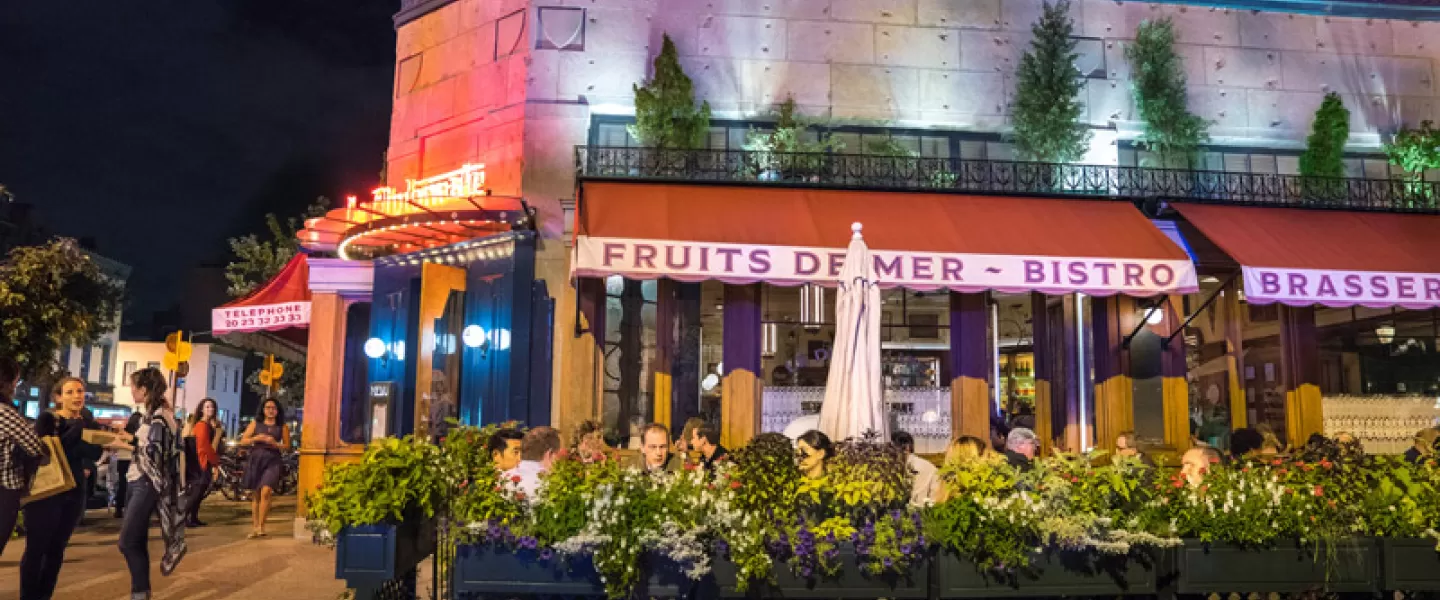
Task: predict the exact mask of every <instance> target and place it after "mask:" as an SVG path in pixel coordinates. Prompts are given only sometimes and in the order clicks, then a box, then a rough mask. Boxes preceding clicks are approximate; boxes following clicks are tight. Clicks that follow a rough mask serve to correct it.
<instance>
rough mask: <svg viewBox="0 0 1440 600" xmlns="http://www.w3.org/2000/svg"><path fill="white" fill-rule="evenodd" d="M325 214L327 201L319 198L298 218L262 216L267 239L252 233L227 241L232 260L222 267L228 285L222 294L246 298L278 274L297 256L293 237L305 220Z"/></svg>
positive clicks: (328, 206) (297, 243)
mask: <svg viewBox="0 0 1440 600" xmlns="http://www.w3.org/2000/svg"><path fill="white" fill-rule="evenodd" d="M328 210H330V199H329V198H326V197H324V196H321V197H319V198H316V199H315V201H314V202H312V203H310V206H308V207H306V208H305V212H303V213H301V215H300V216H298V217H289V218H287V219H285V220H284V221H281V220H280V218H279V217H276V216H275V214H274V213H271V214H267V215H265V230H266V233H268V234H269V235H268V236H267V237H266V238H264V239H261V237H260V236H258V235H255V234H253V233H252V234H249V235H242V236H240V237H235V238H230V252H231V254H233V255H234V257H233V258H232V259H231V261H230V262H229V263H228V264H226V265H225V279H226V280H227V281H229V282H230V287H229V288H228V289H227V290H226V291H227V292H228V293H229V294H230V296H231V297H234V298H238V297H240V296H244V295H246V294H249V293H250V292H253V291H255V288H257V287H260V286H262V285H264V284H265V283H266V282H268V281H270V279H271V278H272V277H274V276H275V275H276V274H278V273H280V270H281V269H283V268H285V265H286V263H289V262H290V259H291V258H294V257H295V255H296V254H297V253H299V252H300V241H299V238H297V237H295V233H296V232H298V231H300V228H301V227H303V226H304V222H305V219H309V218H312V217H319V216H323V215H324V214H325V211H328Z"/></svg>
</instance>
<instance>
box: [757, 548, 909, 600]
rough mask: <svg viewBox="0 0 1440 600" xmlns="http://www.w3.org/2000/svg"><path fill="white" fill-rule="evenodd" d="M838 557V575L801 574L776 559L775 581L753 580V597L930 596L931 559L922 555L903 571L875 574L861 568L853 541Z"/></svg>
mask: <svg viewBox="0 0 1440 600" xmlns="http://www.w3.org/2000/svg"><path fill="white" fill-rule="evenodd" d="M839 551H840V554H839V556H838V557H837V560H838V561H839V563H840V565H841V568H840V573H839V575H837V576H836V577H833V578H829V577H820V576H816V577H809V578H807V577H801V576H799V575H796V574H795V573H793V572H792V571H791V570H790V568H789V566H788V565H785V564H783V563H776V564H775V569H774V571H773V575H774V577H775V582H774V583H773V584H772V583H768V582H755V583H751V584H750V590H749V594H747V595H748V596H750V597H759V598H836V599H844V598H866V599H873V598H889V599H897V598H928V597H929V587H930V585H929V583H930V582H929V579H930V578H929V570H930V561H929V559H920V560H917V561H915V563H914V564H913V565H911V567H910V570H909V572H908V573H905V574H904V575H883V576H873V575H869V574H867V573H865V572H864V571H862V570H861V568H860V563H859V562H858V561H857V557H856V555H855V548H854V546H851V545H850V544H841V545H840V546H839Z"/></svg>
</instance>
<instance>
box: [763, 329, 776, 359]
mask: <svg viewBox="0 0 1440 600" xmlns="http://www.w3.org/2000/svg"><path fill="white" fill-rule="evenodd" d="M778 334H779V327H778V326H776V325H775V324H774V323H766V324H764V325H761V326H760V356H763V357H765V358H774V357H775V347H776V336H777V335H778Z"/></svg>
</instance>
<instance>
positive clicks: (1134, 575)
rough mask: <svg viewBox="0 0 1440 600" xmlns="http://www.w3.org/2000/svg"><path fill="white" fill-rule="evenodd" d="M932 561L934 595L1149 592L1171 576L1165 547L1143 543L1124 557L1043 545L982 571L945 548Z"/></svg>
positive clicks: (959, 596)
mask: <svg viewBox="0 0 1440 600" xmlns="http://www.w3.org/2000/svg"><path fill="white" fill-rule="evenodd" d="M934 560H935V566H934V567H933V570H932V572H933V573H934V580H935V587H936V595H937V596H938V597H940V598H1003V597H1037V596H1038V597H1045V596H1056V597H1059V596H1125V595H1154V594H1155V593H1156V590H1157V589H1159V588H1160V587H1162V586H1161V581H1162V580H1164V581H1168V579H1170V578H1173V576H1174V570H1173V568H1171V566H1170V556H1169V551H1167V550H1160V549H1148V548H1147V549H1144V550H1135V551H1134V552H1131V553H1130V554H1129V555H1127V556H1113V555H1106V554H1100V553H1097V552H1085V551H1069V550H1047V551H1045V552H1037V553H1035V554H1034V555H1033V556H1032V557H1031V559H1030V565H1029V566H1027V567H1025V568H1023V569H1013V570H984V569H981V568H980V566H979V565H977V564H975V563H974V562H972V561H970V560H969V559H966V558H962V557H960V556H958V555H956V554H954V553H952V552H948V551H942V552H940V553H938V554H937V555H936V557H935V559H934Z"/></svg>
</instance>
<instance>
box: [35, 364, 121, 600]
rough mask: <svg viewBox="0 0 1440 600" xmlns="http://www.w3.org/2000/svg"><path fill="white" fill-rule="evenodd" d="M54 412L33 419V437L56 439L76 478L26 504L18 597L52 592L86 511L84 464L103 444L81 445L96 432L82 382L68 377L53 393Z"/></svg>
mask: <svg viewBox="0 0 1440 600" xmlns="http://www.w3.org/2000/svg"><path fill="white" fill-rule="evenodd" d="M51 396H52V398H53V400H54V402H55V410H53V411H47V412H45V413H42V414H41V415H40V418H38V419H36V420H35V433H36V434H37V435H39V436H40V437H48V436H54V437H57V438H59V439H60V446H61V447H62V448H64V449H65V460H66V462H68V463H69V464H70V470H71V471H72V472H73V474H74V476H75V484H76V485H75V487H74V488H73V489H71V490H70V491H68V492H64V493H62V494H58V495H55V496H51V497H49V498H45V499H43V500H37V501H35V502H32V503H30V504H27V505H26V506H25V525H26V526H27V527H26V531H27V532H28V535H29V539H27V540H26V542H25V555H24V556H23V557H22V558H21V559H20V599H21V600H32V599H34V600H47V599H48V598H50V597H51V596H52V595H53V594H54V593H55V582H56V581H57V580H58V579H59V577H60V566H61V565H62V564H64V562H65V547H66V546H69V545H70V536H71V534H73V533H74V532H75V526H76V524H78V523H79V520H80V515H82V514H84V513H85V501H86V492H87V491H88V488H87V487H86V486H85V485H84V484H83V482H84V481H85V473H84V469H85V465H86V464H93V463H94V462H95V460H97V459H98V458H99V457H100V453H101V451H102V450H103V449H104V448H103V447H102V446H97V445H95V444H91V443H89V442H86V441H85V437H84V435H85V430H86V429H100V425H99V424H98V423H96V422H95V421H94V420H93V419H87V418H86V412H85V382H83V381H80V380H79V379H77V378H74V377H66V378H63V379H61V380H60V381H59V382H57V383H56V384H55V388H54V389H53V390H51Z"/></svg>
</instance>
